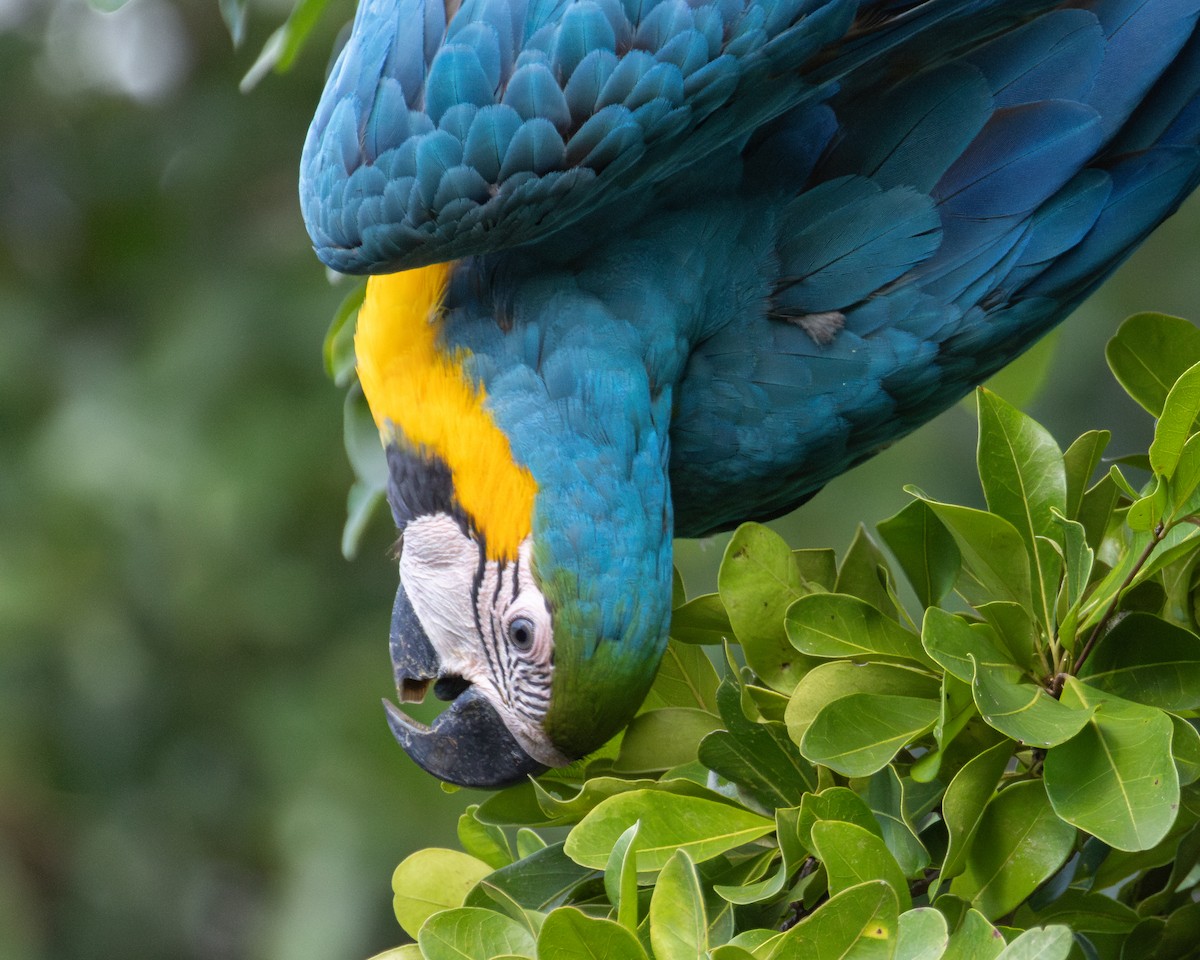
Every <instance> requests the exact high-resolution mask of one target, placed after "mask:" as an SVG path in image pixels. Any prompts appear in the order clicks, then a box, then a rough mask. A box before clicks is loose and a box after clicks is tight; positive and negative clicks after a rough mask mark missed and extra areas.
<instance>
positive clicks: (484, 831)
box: [458, 803, 513, 870]
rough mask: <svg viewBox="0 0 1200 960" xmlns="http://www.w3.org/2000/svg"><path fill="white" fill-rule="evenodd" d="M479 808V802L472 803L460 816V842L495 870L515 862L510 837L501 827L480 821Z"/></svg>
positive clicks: (468, 851)
mask: <svg viewBox="0 0 1200 960" xmlns="http://www.w3.org/2000/svg"><path fill="white" fill-rule="evenodd" d="M478 810H479V804H477V803H475V804H472V805H471V806H469V807H467V809H466V812H465V813H464V814H463V815H462V816H461V817H459V818H458V842H459V843H460V844H462V847H463V849H464V850H465V851H466V852H467V853H469V854H470V855H471V856H473V857H475V858H476V859H478V860H482V861H483V862H484V863H486V864H487V865H488V866H489V867H491V868H492V869H493V870H498V869H499V868H500V867H505V866H508V864H510V863H512V862H513V855H512V849H511V848H510V847H509V845H508V838H507V837H505V835H504V831H503V830H501V829H500V828H499V827H497V826H495V825H494V824H491V823H483V822H482V821H480V820H479V818H478V817H476V815H475V814H476V813H477V812H478Z"/></svg>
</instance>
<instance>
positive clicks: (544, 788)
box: [480, 777, 736, 825]
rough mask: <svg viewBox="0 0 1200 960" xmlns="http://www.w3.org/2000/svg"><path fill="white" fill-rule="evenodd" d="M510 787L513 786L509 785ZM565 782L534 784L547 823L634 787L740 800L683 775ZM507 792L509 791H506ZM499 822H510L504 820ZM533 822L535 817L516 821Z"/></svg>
mask: <svg viewBox="0 0 1200 960" xmlns="http://www.w3.org/2000/svg"><path fill="white" fill-rule="evenodd" d="M509 789H510V790H511V789H512V788H509ZM570 789H571V788H569V787H567V786H566V785H565V784H559V783H555V782H554V781H553V780H550V779H548V778H546V777H543V778H542V779H540V780H536V781H534V782H533V784H532V785H531V787H530V790H531V792H532V793H533V794H534V797H535V798H536V799H535V802H536V803H537V804H540V809H541V811H542V812H543V815H544V818H545V819H544V821H543V822H544V823H547V824H553V825H562V824H567V823H578V822H579V821H580V820H582V819H583V818H584V817H585V816H587V814H588V813H589V812H591V811H592V810H594V809H595V808H596V807H597V806H599V805H600V802H601V801H603V800H607V799H608V798H609V797H615V796H616V795H617V794H620V793H630V792H632V791H634V790H662V791H663V792H665V793H677V794H681V795H683V796H687V797H700V798H701V799H704V800H712V801H714V802H716V803H728V804H731V805H736V801H733V800H730V799H729V798H728V797H725V796H722V795H721V794H719V793H716V792H714V791H712V790H709V789H708V788H707V787H705V786H703V785H702V784H699V783H695V782H694V781H692V780H687V779H684V778H682V777H674V778H663V779H662V780H623V779H620V778H618V777H591V778H590V779H588V781H587V782H586V783H584V784H583V786H581V787H580V788H579V789H578V790H576V791H574V792H573V793H569V794H568V793H566V792H565V791H567V790H570ZM505 792H506V793H507V792H508V791H505ZM488 802H489V801H484V803H483V805H482V806H481V807H480V814H481V816H482V815H483V814H485V813H486V812H487V807H488ZM499 822H509V821H506V820H501V821H499ZM512 822H527V823H533V822H535V821H533V820H528V819H527V820H524V821H512Z"/></svg>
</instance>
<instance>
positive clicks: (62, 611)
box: [0, 0, 1200, 960]
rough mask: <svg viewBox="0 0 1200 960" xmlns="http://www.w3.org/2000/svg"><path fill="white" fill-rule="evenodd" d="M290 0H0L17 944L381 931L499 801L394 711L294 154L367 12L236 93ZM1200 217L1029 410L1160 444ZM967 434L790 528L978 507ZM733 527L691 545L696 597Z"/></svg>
mask: <svg viewBox="0 0 1200 960" xmlns="http://www.w3.org/2000/svg"><path fill="white" fill-rule="evenodd" d="M288 8H289V4H288V3H287V0H278V2H275V0H271V2H268V0H259V2H257V3H251V5H250V6H249V17H248V21H247V37H246V41H245V43H244V44H243V45H242V46H241V48H240V49H238V50H234V49H233V48H232V45H231V43H230V37H229V33H228V30H227V29H226V26H225V25H224V24H223V23H222V21H221V18H220V15H219V12H218V0H180V2H168V0H131V2H130V3H129V4H128V5H127V6H125V7H124V8H123V9H121V10H120V11H119V12H117V13H114V14H105V13H100V12H97V11H96V10H93V9H92V8H90V7H89V6H87V5H86V3H84V2H83V0H0V84H2V88H3V89H4V90H5V92H6V96H5V103H4V106H3V109H0V331H2V337H0V958H6V960H7V958H11V960H24V958H36V960H41V958H71V960H89V958H101V957H103V958H111V957H121V958H123V960H138V958H168V957H169V958H206V960H207V958H213V960H216V958H243V957H245V958H270V960H275V958H278V960H284V958H286V960H308V958H313V960H318V958H319V960H340V958H361V957H366V956H368V955H369V954H371V953H374V952H376V951H378V950H381V949H383V948H385V947H387V946H390V945H393V944H395V943H398V942H399V941H400V940H401V939H402V934H401V932H400V930H399V928H398V927H397V926H396V925H395V922H394V919H393V918H392V915H391V904H390V889H389V878H390V875H391V870H392V869H393V867H394V866H395V864H396V863H397V862H398V861H399V860H400V859H401V858H402V857H404V856H405V855H406V854H407V853H409V852H411V851H412V850H414V849H416V848H417V847H419V846H428V845H439V844H448V843H452V842H453V831H454V823H455V821H456V818H457V816H458V813H459V812H460V810H461V809H462V808H463V807H464V806H465V805H466V804H467V803H468V802H470V800H471V799H472V798H471V796H470V794H469V793H458V794H455V795H446V794H444V793H442V792H441V791H440V790H439V788H438V787H437V785H436V784H435V783H433V782H432V781H431V780H430V778H428V777H425V776H424V775H421V774H419V773H418V771H417V770H416V769H415V768H414V767H413V765H412V764H411V763H410V762H409V761H408V760H407V758H406V757H405V756H404V755H403V753H402V752H401V751H400V749H399V748H398V747H396V746H395V745H394V744H393V742H392V740H391V737H390V735H389V734H388V731H387V727H386V725H385V724H384V721H383V714H382V711H381V709H380V707H379V698H380V697H382V696H387V695H389V694H390V693H391V690H390V686H391V684H390V671H389V667H388V661H387V643H386V638H387V627H388V619H389V611H390V606H391V598H392V593H393V591H394V571H393V564H392V563H391V562H390V561H389V560H388V559H387V555H386V552H387V547H388V545H389V544H390V542H391V538H392V537H391V534H390V533H389V531H388V530H387V529H386V528H385V526H384V525H383V524H380V525H377V526H376V527H374V528H372V530H371V531H370V533H369V534H368V536H367V538H366V541H365V543H364V546H363V549H362V551H361V553H360V556H359V559H358V560H356V561H355V562H353V563H349V562H346V561H345V560H343V559H342V557H341V555H340V552H339V538H340V529H341V524H342V519H343V514H344V504H345V494H346V490H347V487H348V485H349V482H350V479H351V475H350V470H349V468H348V466H347V465H346V462H345V457H344V455H343V451H342V444H341V427H342V421H341V416H342V413H341V411H342V401H341V396H340V392H339V391H337V390H336V389H335V388H334V387H333V386H332V385H331V384H330V383H329V382H328V381H327V380H326V379H325V377H324V374H323V372H322V367H321V342H322V338H323V335H324V331H325V327H326V324H327V322H328V320H329V318H330V316H331V315H332V313H333V311H334V309H335V306H336V305H337V303H338V302H339V301H340V299H341V297H342V294H343V291H342V290H340V289H338V288H336V287H334V286H331V285H330V283H329V281H328V280H327V278H326V276H325V273H324V272H323V270H322V269H321V268H320V267H319V266H318V264H317V263H316V261H315V260H314V258H313V257H312V255H311V251H310V250H309V248H308V243H307V239H306V236H305V233H304V229H303V227H302V225H301V222H300V217H299V213H298V210H297V203H296V196H295V189H296V188H295V180H296V176H295V174H296V167H297V162H298V156H299V151H300V146H301V143H302V141H303V137H304V131H305V129H306V126H307V123H308V118H309V115H310V113H311V111H312V109H313V107H314V105H315V103H316V100H317V97H318V94H319V90H320V86H321V82H322V77H323V73H324V70H325V67H326V57H327V53H328V51H329V50H330V48H331V46H332V45H333V43H334V39H335V36H336V34H337V33H338V31H339V30H340V29H341V27H342V26H343V25H344V23H345V22H346V20H347V19H348V18H349V17H350V16H351V14H352V7H351V0H332V2H331V3H330V7H329V10H328V11H327V14H326V16H325V17H324V18H323V19H322V21H321V22H320V24H319V25H318V27H317V29H316V31H315V33H314V35H313V37H312V39H311V41H310V43H309V44H308V45H307V47H305V49H304V50H303V52H302V54H301V56H300V58H299V60H298V61H297V63H296V64H295V67H294V69H293V70H292V71H291V72H290V73H289V74H287V75H286V76H277V75H268V76H267V77H265V78H264V79H263V80H262V82H261V83H260V84H259V85H258V86H257V87H255V88H254V89H253V90H252V91H250V92H249V93H246V94H243V93H241V92H239V89H238V83H239V80H240V79H241V77H242V76H243V75H244V74H245V73H246V71H247V70H248V69H249V68H250V65H251V64H252V63H253V62H254V59H255V55H256V51H257V50H258V49H259V48H260V47H261V45H262V44H263V42H264V41H265V39H266V37H267V36H268V34H269V33H270V32H271V30H272V29H274V28H275V27H276V26H277V25H278V24H279V23H280V22H281V21H282V20H283V18H284V17H285V16H286V14H287V12H288ZM1198 224H1200V205H1197V204H1196V203H1193V204H1192V205H1191V206H1190V207H1189V208H1188V209H1186V210H1185V211H1184V212H1183V213H1182V214H1181V215H1180V216H1178V217H1177V218H1176V219H1175V220H1173V221H1172V222H1171V223H1169V224H1167V225H1166V226H1165V227H1164V228H1163V229H1162V230H1161V231H1160V232H1159V233H1158V234H1157V235H1156V236H1155V238H1154V239H1153V240H1152V241H1151V242H1150V243H1148V244H1147V245H1146V247H1145V248H1144V249H1143V250H1142V251H1141V252H1140V253H1139V254H1138V255H1137V256H1136V257H1135V258H1134V259H1133V260H1132V261H1131V262H1130V263H1129V264H1128V265H1127V266H1126V267H1125V268H1124V269H1123V271H1122V272H1121V274H1120V275H1119V276H1118V277H1117V278H1116V279H1115V280H1114V281H1113V282H1111V283H1110V284H1109V285H1108V286H1107V287H1106V288H1105V290H1104V291H1103V293H1102V294H1101V295H1099V296H1097V297H1095V298H1093V299H1092V300H1091V301H1090V302H1089V303H1088V304H1087V305H1086V306H1085V307H1084V308H1083V309H1082V310H1080V311H1079V312H1078V313H1077V315H1076V316H1075V317H1074V318H1073V319H1072V320H1071V321H1070V322H1069V323H1068V324H1067V326H1066V328H1065V329H1064V332H1063V334H1062V336H1061V337H1060V338H1059V341H1058V344H1057V351H1056V356H1055V361H1054V367H1053V369H1052V371H1051V372H1050V374H1049V377H1048V381H1047V383H1046V385H1045V388H1044V389H1043V391H1042V392H1041V394H1040V395H1039V396H1038V398H1037V400H1036V401H1035V402H1034V403H1033V404H1032V406H1031V408H1030V409H1031V411H1032V412H1033V413H1034V414H1035V415H1036V416H1038V417H1040V418H1042V419H1043V421H1044V422H1045V423H1047V425H1048V426H1050V428H1051V429H1052V430H1053V432H1054V433H1055V435H1056V436H1057V437H1058V438H1059V440H1060V441H1061V442H1062V443H1063V444H1064V445H1065V443H1067V442H1069V441H1070V440H1071V439H1072V438H1073V437H1074V436H1075V435H1076V434H1078V433H1079V432H1081V431H1082V430H1084V429H1087V428H1089V427H1094V426H1110V427H1114V428H1116V429H1117V431H1118V437H1117V440H1116V441H1115V442H1114V445H1113V448H1114V450H1115V451H1116V452H1122V451H1124V450H1129V449H1133V448H1134V446H1135V445H1136V444H1139V443H1144V442H1145V441H1146V439H1147V438H1148V436H1149V432H1150V422H1149V420H1148V418H1146V417H1145V416H1144V415H1143V414H1141V412H1140V411H1138V410H1137V409H1136V408H1134V406H1133V404H1132V403H1131V402H1129V401H1127V400H1125V399H1124V398H1123V396H1122V395H1121V394H1120V393H1119V391H1117V390H1116V389H1115V387H1114V385H1113V384H1112V382H1111V379H1110V377H1109V375H1108V373H1107V371H1106V368H1105V366H1104V360H1103V344H1104V341H1105V340H1106V338H1107V337H1108V336H1109V335H1110V334H1111V332H1112V331H1113V330H1114V329H1115V328H1116V326H1117V324H1118V323H1119V321H1120V320H1121V319H1122V318H1123V317H1124V316H1125V315H1127V314H1128V313H1131V312H1133V311H1136V310H1146V309H1154V310H1163V311H1167V312H1174V313H1179V314H1182V315H1184V316H1189V315H1190V316H1192V317H1197V316H1200V310H1197V309H1196V300H1197V293H1200V246H1198V245H1197V244H1196V242H1195V239H1196V230H1197V226H1198ZM1018 386H1019V384H1018ZM1017 399H1020V398H1019V397H1018V398H1017ZM973 450H974V424H973V420H972V417H971V415H970V413H969V411H968V410H967V409H965V408H962V409H956V410H952V411H950V412H949V413H948V414H946V415H944V416H943V417H941V418H940V419H939V420H938V421H936V422H935V423H934V424H932V425H930V426H928V427H926V428H925V429H923V430H921V431H920V432H919V433H918V434H916V435H915V436H914V437H912V438H910V439H908V440H906V441H905V442H903V443H901V444H899V445H898V446H896V447H894V448H892V449H891V450H889V451H888V452H887V453H885V454H884V455H882V456H880V457H879V458H877V459H876V460H875V461H873V462H872V463H870V464H868V465H866V466H865V467H863V468H860V469H859V470H857V471H855V472H854V473H852V474H851V475H849V476H847V477H845V478H843V479H842V480H840V481H839V482H838V483H836V484H835V485H834V486H833V488H832V489H831V490H828V491H826V492H825V493H823V494H821V495H820V496H819V497H818V498H817V499H816V500H814V501H813V502H812V503H811V504H810V505H809V506H807V507H806V508H805V509H804V510H802V511H801V512H800V513H799V514H797V515H795V516H793V517H791V518H788V519H787V520H785V521H783V522H782V523H781V524H780V525H779V526H780V528H781V529H782V530H784V532H785V534H786V535H787V536H788V537H789V538H790V539H792V540H793V542H794V543H795V544H796V545H797V546H826V545H834V546H837V547H838V548H839V549H840V548H843V547H844V546H845V545H846V544H847V543H848V542H849V539H850V537H851V535H852V533H853V530H854V527H855V525H856V524H857V523H858V522H859V521H860V520H862V521H865V522H867V523H868V524H874V522H876V521H877V520H879V519H882V518H883V517H885V516H888V515H889V514H891V513H892V512H894V511H895V510H897V509H899V508H900V507H901V506H902V505H903V504H904V503H905V502H906V499H907V498H906V497H905V495H904V494H903V493H902V492H901V490H900V486H901V484H902V483H904V482H912V483H916V484H919V485H920V486H922V487H924V488H925V489H926V490H927V491H929V492H930V493H932V494H935V495H937V496H939V497H941V498H944V499H955V498H957V499H960V500H964V501H967V502H976V501H978V499H979V494H978V491H977V488H976V483H975V479H974V471H973ZM721 546H722V540H721V538H716V539H715V540H713V541H711V542H706V543H700V544H695V543H689V544H684V545H682V546H681V548H680V554H679V556H680V564H681V566H682V567H683V568H684V571H685V574H686V576H687V578H688V580H689V585H690V587H691V589H692V592H697V591H700V590H704V589H710V588H711V584H712V583H713V576H714V575H713V569H714V567H715V564H716V562H717V560H718V559H719V557H720V550H721Z"/></svg>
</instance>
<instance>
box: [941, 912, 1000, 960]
mask: <svg viewBox="0 0 1200 960" xmlns="http://www.w3.org/2000/svg"><path fill="white" fill-rule="evenodd" d="M949 899H952V898H949V897H940V898H939V899H938V903H937V906H938V907H939V909H940V908H941V905H942V904H943V903H944V902H945V901H946V900H949ZM1003 952H1004V937H1002V936H1001V935H1000V931H999V930H997V929H996V928H995V927H993V926H992V925H991V923H990V922H989V921H988V919H987V917H985V916H984V915H983V914H982V913H980V912H979V911H978V910H974V909H970V910H967V911H965V912H964V913H963V915H962V919H961V920H960V921H959V922H958V925H957V926H956V927H955V928H954V930H952V931H951V933H950V943H949V944H947V946H946V952H945V953H944V954H942V957H941V960H995V958H996V957H998V956H1000V954H1001V953H1003Z"/></svg>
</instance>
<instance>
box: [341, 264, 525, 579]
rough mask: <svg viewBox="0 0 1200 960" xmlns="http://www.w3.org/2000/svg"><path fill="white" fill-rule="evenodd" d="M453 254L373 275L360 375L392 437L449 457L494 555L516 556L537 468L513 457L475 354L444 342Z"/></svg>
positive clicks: (458, 491) (361, 330) (460, 494)
mask: <svg viewBox="0 0 1200 960" xmlns="http://www.w3.org/2000/svg"><path fill="white" fill-rule="evenodd" d="M453 267H454V264H452V263H439V264H435V265H434V266H431V267H422V268H420V269H418V270H406V271H404V272H402V273H393V274H388V275H386V276H374V277H371V278H369V279H368V280H367V292H366V298H365V299H364V301H363V305H362V307H361V308H360V310H359V312H358V328H357V330H356V331H355V334H354V352H355V355H356V360H357V364H358V379H359V382H360V383H361V384H362V388H363V393H364V394H365V395H366V398H367V404H368V405H369V406H370V408H371V416H372V417H374V419H375V425H376V426H377V427H378V428H379V435H380V439H381V440H382V441H383V444H384V446H387V444H388V443H393V442H395V443H402V444H406V445H408V446H410V447H414V448H417V449H424V450H426V451H428V452H429V453H432V454H434V455H436V456H437V457H439V458H440V459H441V460H442V461H443V462H444V463H445V464H446V466H447V467H449V469H450V475H451V477H452V478H453V481H454V495H455V497H456V499H457V500H458V502H459V504H460V505H461V506H462V508H463V509H464V510H465V511H466V512H467V514H468V515H469V517H470V519H471V522H472V523H473V524H474V525H475V528H476V529H477V530H479V532H480V533H482V534H483V536H484V538H485V540H486V542H487V555H488V559H490V560H499V559H513V558H515V557H516V556H517V550H518V548H519V547H520V545H521V541H522V540H524V539H525V538H526V537H527V536H529V533H530V531H531V529H532V527H533V499H534V496H535V495H536V493H537V483H536V482H535V481H534V479H533V475H532V474H530V472H529V471H528V470H527V469H525V468H524V467H521V466H518V465H517V464H516V463H515V462H514V461H513V456H512V448H511V447H510V446H509V443H508V438H507V437H506V436H505V435H504V434H503V433H502V432H501V430H500V428H499V427H497V426H496V423H495V421H494V420H493V419H492V417H491V414H490V413H489V412H488V411H487V409H486V408H485V406H484V401H485V400H486V395H485V394H484V391H483V388H482V387H479V386H476V385H475V384H474V383H473V382H472V381H471V378H470V377H469V376H468V375H467V373H466V371H465V370H464V369H463V360H464V359H465V358H466V356H467V354H466V352H465V351H462V350H458V351H455V352H454V353H450V354H447V353H445V352H443V351H442V350H441V349H440V347H439V345H438V342H437V341H438V335H439V333H440V331H441V320H442V302H443V300H444V299H445V296H446V288H447V286H448V284H449V282H450V273H451V270H452V269H453Z"/></svg>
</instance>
